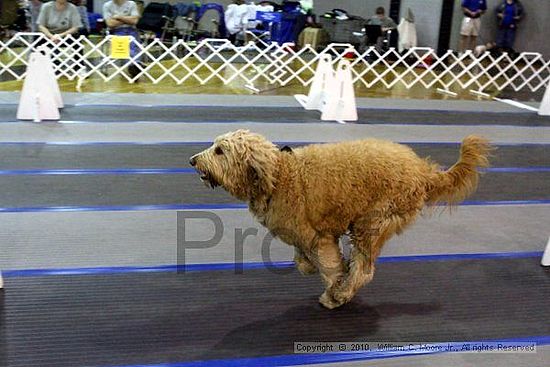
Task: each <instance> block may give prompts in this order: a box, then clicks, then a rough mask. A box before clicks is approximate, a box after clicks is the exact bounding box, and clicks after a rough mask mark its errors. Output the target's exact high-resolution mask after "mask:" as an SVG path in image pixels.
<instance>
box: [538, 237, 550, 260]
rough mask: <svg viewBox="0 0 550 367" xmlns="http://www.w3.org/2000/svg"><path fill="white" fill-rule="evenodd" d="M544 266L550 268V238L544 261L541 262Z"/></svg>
mask: <svg viewBox="0 0 550 367" xmlns="http://www.w3.org/2000/svg"><path fill="white" fill-rule="evenodd" d="M540 264H541V265H542V266H550V238H548V243H547V244H546V250H544V254H543V255H542V260H541V262H540Z"/></svg>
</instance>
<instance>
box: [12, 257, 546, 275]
mask: <svg viewBox="0 0 550 367" xmlns="http://www.w3.org/2000/svg"><path fill="white" fill-rule="evenodd" d="M542 255H543V252H542V251H540V252H538V251H534V252H497V253H477V254H475V253H474V254H438V255H412V256H382V257H380V258H378V260H377V262H378V263H380V264H383V263H401V262H424V261H457V260H487V259H525V258H541V257H542ZM293 266H294V262H292V261H279V262H249V263H240V264H235V263H212V264H187V265H159V266H122V267H95V268H61V269H22V270H5V271H3V272H2V273H3V275H4V277H6V278H20V277H39V276H59V275H105V274H125V273H165V272H177V271H179V272H204V271H220V270H234V269H239V270H255V269H286V268H292V267H293Z"/></svg>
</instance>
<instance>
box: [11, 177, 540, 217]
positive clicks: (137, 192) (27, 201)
mask: <svg viewBox="0 0 550 367" xmlns="http://www.w3.org/2000/svg"><path fill="white" fill-rule="evenodd" d="M549 182H550V172H529V173H487V174H484V175H483V177H482V178H481V180H480V184H479V188H478V190H477V192H476V193H475V194H474V195H472V196H471V197H470V199H469V200H473V201H507V200H550V190H549ZM0 186H1V187H2V196H0V207H3V208H17V207H19V208H21V207H51V206H120V205H169V204H225V203H239V201H238V200H237V199H234V198H232V197H231V196H230V195H229V194H228V193H227V192H226V191H224V190H223V189H222V188H216V189H214V190H212V189H211V188H209V187H206V185H205V184H204V183H203V182H201V181H200V179H199V177H198V175H197V174H175V175H174V174H167V175H122V176H120V175H95V176H94V175H92V176H80V175H69V176H47V175H46V176H44V175H40V176H9V175H3V176H0Z"/></svg>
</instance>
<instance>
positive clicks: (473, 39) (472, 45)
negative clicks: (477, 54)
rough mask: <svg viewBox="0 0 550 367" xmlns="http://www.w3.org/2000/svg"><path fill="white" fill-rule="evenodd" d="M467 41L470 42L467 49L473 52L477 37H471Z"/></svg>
mask: <svg viewBox="0 0 550 367" xmlns="http://www.w3.org/2000/svg"><path fill="white" fill-rule="evenodd" d="M469 41H470V45H469V46H468V49H469V50H475V48H476V46H477V36H471V37H470V40H469Z"/></svg>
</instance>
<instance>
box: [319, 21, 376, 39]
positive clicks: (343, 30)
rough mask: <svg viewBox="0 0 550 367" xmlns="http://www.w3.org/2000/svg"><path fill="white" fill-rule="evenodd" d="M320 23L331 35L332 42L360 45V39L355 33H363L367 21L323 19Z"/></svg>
mask: <svg viewBox="0 0 550 367" xmlns="http://www.w3.org/2000/svg"><path fill="white" fill-rule="evenodd" d="M320 23H321V25H322V26H323V29H324V30H326V31H327V33H328V34H329V36H330V41H331V42H337V43H351V44H358V43H360V39H359V37H358V36H357V35H354V32H355V33H361V29H362V28H363V27H364V26H365V23H366V20H365V19H363V18H360V17H353V18H351V19H346V20H339V19H335V18H323V17H321V18H320Z"/></svg>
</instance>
